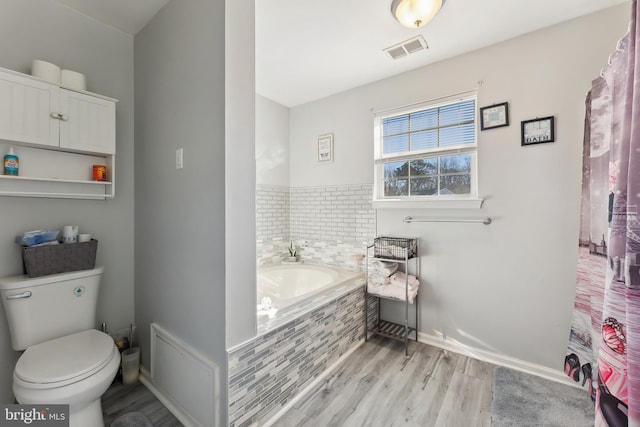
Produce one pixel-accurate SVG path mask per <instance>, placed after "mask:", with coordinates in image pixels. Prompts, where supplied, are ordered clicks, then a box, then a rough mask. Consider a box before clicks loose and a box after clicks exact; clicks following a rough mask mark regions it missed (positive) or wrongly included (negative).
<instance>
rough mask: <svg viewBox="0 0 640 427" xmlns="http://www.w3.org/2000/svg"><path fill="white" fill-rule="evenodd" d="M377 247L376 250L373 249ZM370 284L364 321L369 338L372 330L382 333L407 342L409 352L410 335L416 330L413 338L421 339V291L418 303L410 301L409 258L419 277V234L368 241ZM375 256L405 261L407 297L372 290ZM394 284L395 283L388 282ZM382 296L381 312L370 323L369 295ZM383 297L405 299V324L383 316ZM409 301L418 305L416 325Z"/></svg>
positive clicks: (366, 295) (382, 259) (372, 332)
mask: <svg viewBox="0 0 640 427" xmlns="http://www.w3.org/2000/svg"><path fill="white" fill-rule="evenodd" d="M372 251H373V254H371V252H372ZM366 254H367V271H366V275H367V284H366V285H365V312H364V320H365V321H364V324H365V341H366V340H367V339H368V338H369V334H375V335H381V336H384V337H388V338H392V339H395V340H399V341H402V342H404V353H405V355H409V337H410V335H412V334H413V338H414V339H415V340H416V341H418V312H419V304H418V293H419V290H418V291H417V292H418V293H416V295H415V298H414V304H410V303H409V262H410V261H412V260H413V262H414V264H415V265H414V270H415V275H416V277H419V276H420V257H419V251H418V239H417V238H404V237H376V238H375V239H374V243H373V244H372V245H367V250H366ZM372 260H380V261H387V262H396V263H398V264H401V265H403V266H404V267H403V270H404V273H405V295H404V300H402V299H398V298H393V297H388V296H384V295H379V294H377V293H375V292H369V287H368V281H369V264H370V262H371V261H372ZM384 286H391V285H384ZM370 296H371V297H375V298H378V301H377V315H376V319H375V322H373V325H370V324H369V323H370V322H369V309H368V308H369V304H368V302H369V297H370ZM380 299H386V300H392V301H399V302H404V305H405V310H404V313H405V317H404V324H398V323H394V322H390V321H387V320H382V319H381V318H380ZM409 305H414V306H415V323H414V324H413V326H410V325H409Z"/></svg>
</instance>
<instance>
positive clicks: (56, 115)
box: [51, 113, 69, 122]
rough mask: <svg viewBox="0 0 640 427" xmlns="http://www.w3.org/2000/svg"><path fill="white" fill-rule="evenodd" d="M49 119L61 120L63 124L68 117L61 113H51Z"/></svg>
mask: <svg viewBox="0 0 640 427" xmlns="http://www.w3.org/2000/svg"><path fill="white" fill-rule="evenodd" d="M51 118H53V119H56V120H63V121H65V122H66V121H68V120H69V116H67V115H66V114H62V113H51Z"/></svg>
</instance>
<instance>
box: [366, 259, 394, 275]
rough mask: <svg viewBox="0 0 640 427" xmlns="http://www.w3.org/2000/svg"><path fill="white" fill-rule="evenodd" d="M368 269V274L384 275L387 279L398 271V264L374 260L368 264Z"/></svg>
mask: <svg viewBox="0 0 640 427" xmlns="http://www.w3.org/2000/svg"><path fill="white" fill-rule="evenodd" d="M369 268H370V273H372V274H375V273H379V274H381V275H382V274H384V275H385V276H387V277H389V276H391V275H392V274H393V273H395V272H396V270H398V263H397V262H388V261H380V260H379V259H375V260H373V261H371V263H369Z"/></svg>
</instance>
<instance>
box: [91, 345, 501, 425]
mask: <svg viewBox="0 0 640 427" xmlns="http://www.w3.org/2000/svg"><path fill="white" fill-rule="evenodd" d="M409 350H410V355H409V357H405V355H404V344H403V343H400V342H398V341H394V340H391V339H386V338H382V337H373V338H370V339H369V341H368V342H366V343H364V344H363V345H362V346H360V347H359V348H358V349H356V350H355V351H354V352H353V353H352V354H351V355H350V356H349V357H348V358H347V359H346V360H345V361H344V362H343V363H342V364H341V365H340V366H338V367H337V369H336V370H334V371H333V372H331V373H330V374H329V375H328V376H327V377H326V378H325V379H324V381H322V382H321V383H320V384H318V386H316V388H315V389H314V390H313V391H311V392H310V393H308V394H307V395H306V396H305V397H303V398H302V400H301V401H300V402H298V403H297V404H296V405H295V406H294V407H293V408H291V409H290V410H289V411H288V412H287V413H286V414H285V415H284V416H283V417H281V418H280V419H279V420H278V421H276V423H275V424H274V426H275V427H302V426H304V427H306V426H310V427H316V426H323V427H325V426H326V427H330V426H335V427H358V426H367V427H377V426H380V427H392V426H412V427H432V426H433V427H438V426H443V427H445V426H446V427H458V426H460V427H475V426H479V427H490V426H491V413H490V411H491V387H492V376H493V368H494V366H493V365H491V364H489V363H485V362H480V361H478V360H475V359H471V358H469V357H465V356H462V355H459V354H456V353H450V352H446V351H444V350H442V349H438V348H435V347H431V346H428V345H426V344H422V343H417V342H415V341H413V342H411V343H410V344H409ZM102 410H103V413H104V421H105V426H110V425H111V423H112V422H113V420H115V419H116V418H117V417H119V416H120V415H122V414H124V413H127V412H131V411H140V412H142V413H144V414H145V415H146V416H147V417H148V418H149V420H150V421H151V422H152V423H153V425H154V426H156V427H160V426H162V427H174V426H176V427H177V426H181V425H182V424H180V422H179V421H178V420H177V419H176V418H175V417H174V416H173V415H172V414H171V413H170V412H169V411H168V410H167V409H166V408H165V407H164V406H163V405H162V403H161V402H160V401H159V400H158V399H156V397H155V396H154V395H153V394H151V392H150V391H149V390H147V388H146V387H145V386H144V385H142V384H140V383H138V384H135V385H122V384H116V385H113V386H111V388H110V389H109V390H107V392H106V393H105V394H104V396H103V397H102ZM265 421H266V420H265Z"/></svg>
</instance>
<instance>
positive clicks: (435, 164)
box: [374, 93, 477, 200]
mask: <svg viewBox="0 0 640 427" xmlns="http://www.w3.org/2000/svg"><path fill="white" fill-rule="evenodd" d="M374 126H375V132H374V135H375V166H374V167H375V176H376V180H375V199H376V200H393V199H411V200H437V199H451V198H475V197H476V195H477V190H476V188H477V182H476V181H477V161H476V154H477V142H476V96H475V93H474V94H472V95H469V94H467V96H464V97H462V98H460V97H458V98H456V99H453V100H447V101H444V102H442V101H441V102H440V103H424V104H421V105H418V106H414V107H413V108H411V109H405V110H394V111H391V112H387V113H378V114H376V116H375V119H374Z"/></svg>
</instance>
